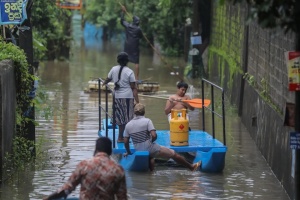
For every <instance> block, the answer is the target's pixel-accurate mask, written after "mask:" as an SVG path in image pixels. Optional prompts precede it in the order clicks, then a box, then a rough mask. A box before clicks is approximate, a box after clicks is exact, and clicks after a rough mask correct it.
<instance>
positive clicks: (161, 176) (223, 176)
mask: <svg viewBox="0 0 300 200" xmlns="http://www.w3.org/2000/svg"><path fill="white" fill-rule="evenodd" d="M76 30H80V28H79V29H76ZM78 35H80V34H78ZM79 40H80V38H79ZM98 42H99V41H98V39H95V40H94V43H97V44H96V46H97V45H99V46H101V48H91V49H90V48H89V46H88V45H87V46H85V45H83V44H80V43H78V45H77V46H76V44H77V43H75V48H73V52H72V55H73V56H72V59H71V61H70V62H64V63H60V62H47V63H44V64H43V65H42V66H41V67H40V69H39V71H38V76H39V77H40V78H41V81H40V84H41V85H43V87H44V88H45V89H46V91H47V93H48V94H49V95H50V101H49V102H48V104H49V105H51V106H52V107H53V109H54V115H53V118H52V119H50V120H48V121H47V120H45V119H43V118H38V119H37V121H38V122H39V124H40V125H39V126H38V127H37V128H36V130H37V131H36V132H37V133H36V134H37V136H38V137H39V138H40V137H41V136H43V137H44V138H46V141H47V143H46V144H45V149H47V150H48V153H49V156H50V158H49V161H48V162H47V165H46V166H44V167H43V168H42V169H36V170H34V169H33V170H31V169H28V170H26V173H20V174H19V177H20V178H19V180H18V181H14V182H9V183H5V184H2V187H1V191H0V192H1V193H0V194H1V198H0V199H1V200H7V199H16V200H21V199H22V200H26V199H31V200H35V199H41V198H42V197H43V196H45V195H49V194H50V193H51V192H53V191H55V190H56V189H57V188H58V187H60V186H61V185H62V184H63V183H64V182H65V181H66V180H67V179H68V177H69V175H70V174H71V172H72V170H73V169H74V168H75V166H76V164H77V163H78V162H79V161H81V160H83V159H85V158H89V157H91V156H92V154H93V151H94V145H95V144H94V143H95V139H96V138H97V132H98V129H99V121H98V120H99V117H98V103H99V102H98V98H97V95H96V94H88V93H84V92H83V91H84V88H85V87H86V85H87V82H88V81H89V80H90V79H91V77H106V75H107V73H108V71H109V70H110V68H111V67H112V66H113V65H115V64H116V55H117V53H118V52H119V51H120V50H121V49H122V48H121V45H116V44H118V43H113V44H110V43H106V44H105V43H101V44H100V43H98ZM102 45H103V46H102ZM104 46H105V47H104ZM145 52H146V51H144V52H143V51H142V53H141V55H142V56H141V58H140V60H141V63H140V65H141V69H140V74H141V77H142V79H145V78H148V77H150V78H151V80H152V81H155V82H159V83H160V86H161V87H160V95H164V96H169V95H170V94H173V93H175V92H176V87H175V85H176V82H177V81H178V77H177V76H172V75H170V71H171V70H172V69H170V68H168V67H165V66H164V65H159V64H157V63H159V62H158V61H157V59H159V57H157V56H153V55H152V54H147V53H145ZM174 62H176V61H174ZM177 66H179V64H178V65H177ZM130 67H133V66H130ZM176 70H178V71H179V74H180V73H182V72H183V68H181V67H179V68H176ZM199 88H200V87H199V85H196V84H195V85H194V90H195V94H196V95H195V98H197V95H198V97H199V94H201V93H200V91H199ZM140 101H141V102H142V103H144V104H145V105H146V116H147V117H149V118H151V119H152V120H153V123H154V125H155V127H156V129H169V125H168V121H167V117H166V116H165V114H164V106H165V100H161V99H155V98H147V97H140ZM190 115H191V128H192V129H198V128H200V125H199V124H200V118H201V117H200V116H201V113H200V111H199V110H198V109H196V110H195V111H192V112H190ZM208 123H209V122H208ZM220 124H221V123H220V122H217V128H216V131H217V137H218V136H219V135H218V134H221V133H220V132H221V129H220V127H221V125H220ZM208 130H209V128H208ZM226 132H227V146H228V152H227V155H226V164H225V169H224V171H223V172H222V173H220V174H206V173H200V172H190V171H188V170H186V169H183V168H181V167H170V166H167V165H164V164H160V165H159V166H158V167H157V168H156V171H155V172H153V173H150V172H149V173H134V172H126V180H127V186H128V193H129V196H130V199H174V200H175V199H280V200H282V199H288V197H287V195H286V193H285V191H284V190H283V189H282V187H281V185H280V183H279V181H278V180H277V179H276V178H275V176H274V174H273V173H272V171H271V170H270V168H269V167H268V165H267V164H266V161H265V160H264V158H263V157H262V155H261V154H260V152H259V151H258V150H257V148H256V146H255V144H254V142H253V140H252V139H251V137H250V136H249V134H248V133H247V131H246V130H245V128H244V127H243V126H242V125H241V123H240V121H239V119H238V118H237V117H236V116H230V115H227V116H226ZM78 193H79V188H77V189H76V191H75V192H73V193H72V194H71V196H76V195H78Z"/></svg>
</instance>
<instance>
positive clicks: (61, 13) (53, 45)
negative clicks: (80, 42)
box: [31, 0, 72, 60]
mask: <svg viewBox="0 0 300 200" xmlns="http://www.w3.org/2000/svg"><path fill="white" fill-rule="evenodd" d="M71 16H72V12H71V11H70V10H67V9H61V8H59V7H58V6H56V4H55V1H49V0H39V1H34V4H33V6H32V17H31V24H32V27H33V36H34V44H35V45H34V56H35V60H53V59H56V58H58V57H59V56H60V54H61V52H62V51H61V49H65V48H67V49H69V47H70V41H71V39H72V38H71V37H70V36H68V34H66V29H67V26H68V24H67V22H68V21H66V20H68V19H69V18H70V17H71ZM58 19H62V20H58ZM42 47H46V48H42Z"/></svg>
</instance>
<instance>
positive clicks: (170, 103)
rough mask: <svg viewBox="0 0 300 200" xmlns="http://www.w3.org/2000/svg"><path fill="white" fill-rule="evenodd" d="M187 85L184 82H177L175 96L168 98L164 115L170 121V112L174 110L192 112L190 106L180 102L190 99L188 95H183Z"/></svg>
mask: <svg viewBox="0 0 300 200" xmlns="http://www.w3.org/2000/svg"><path fill="white" fill-rule="evenodd" d="M188 87H189V86H188V84H187V83H185V82H179V83H178V84H177V92H176V94H175V95H172V96H170V97H169V99H168V100H167V103H166V107H165V114H166V115H168V119H169V121H170V119H171V110H172V109H176V110H181V109H187V110H188V109H189V110H194V108H193V107H192V106H190V105H189V104H188V103H185V102H182V101H180V100H190V99H191V97H190V96H189V95H185V93H186V91H187V89H188Z"/></svg>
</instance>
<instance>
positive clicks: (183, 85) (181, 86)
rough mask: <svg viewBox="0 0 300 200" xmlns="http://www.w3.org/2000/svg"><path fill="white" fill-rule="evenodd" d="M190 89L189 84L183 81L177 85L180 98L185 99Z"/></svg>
mask: <svg viewBox="0 0 300 200" xmlns="http://www.w3.org/2000/svg"><path fill="white" fill-rule="evenodd" d="M188 87H189V85H188V84H187V83H185V82H183V81H181V82H179V83H177V89H178V90H177V94H178V95H179V96H182V97H183V96H184V95H185V93H186V91H187V89H188Z"/></svg>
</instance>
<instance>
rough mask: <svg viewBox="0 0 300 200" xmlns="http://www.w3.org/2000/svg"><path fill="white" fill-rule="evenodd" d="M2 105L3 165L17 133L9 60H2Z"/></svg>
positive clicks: (0, 128)
mask: <svg viewBox="0 0 300 200" xmlns="http://www.w3.org/2000/svg"><path fill="white" fill-rule="evenodd" d="M0 105H1V106H0V130H1V133H0V145H1V148H0V151H1V153H0V155H1V159H0V162H1V166H2V162H3V158H4V155H5V153H6V152H11V150H12V140H13V136H14V133H15V113H16V111H15V110H16V85H15V75H14V67H13V65H12V62H11V61H8V60H4V61H1V62H0ZM1 174H2V173H1ZM1 177H2V176H1Z"/></svg>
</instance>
